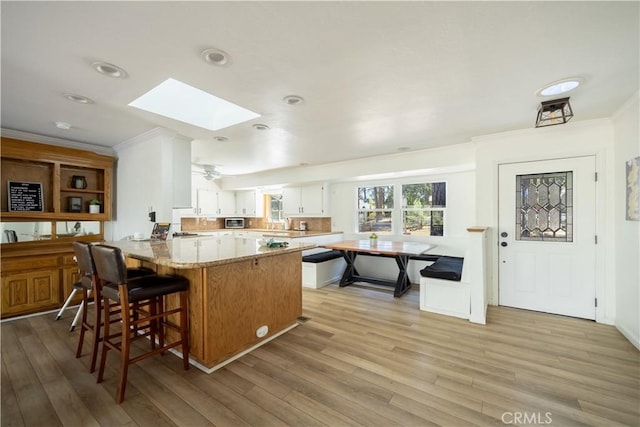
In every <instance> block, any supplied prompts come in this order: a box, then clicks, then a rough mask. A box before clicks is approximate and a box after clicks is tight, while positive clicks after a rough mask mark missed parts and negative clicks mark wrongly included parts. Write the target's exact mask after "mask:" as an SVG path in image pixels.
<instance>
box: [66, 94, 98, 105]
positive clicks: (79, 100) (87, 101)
mask: <svg viewBox="0 0 640 427" xmlns="http://www.w3.org/2000/svg"><path fill="white" fill-rule="evenodd" d="M62 96H64V97H65V98H66V99H67V100H69V101H71V102H77V103H78V104H93V99H90V98H87V97H86V96H82V95H75V94H73V93H64V94H62Z"/></svg>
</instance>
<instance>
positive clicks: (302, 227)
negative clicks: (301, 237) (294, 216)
mask: <svg viewBox="0 0 640 427" xmlns="http://www.w3.org/2000/svg"><path fill="white" fill-rule="evenodd" d="M300 231H307V221H300Z"/></svg>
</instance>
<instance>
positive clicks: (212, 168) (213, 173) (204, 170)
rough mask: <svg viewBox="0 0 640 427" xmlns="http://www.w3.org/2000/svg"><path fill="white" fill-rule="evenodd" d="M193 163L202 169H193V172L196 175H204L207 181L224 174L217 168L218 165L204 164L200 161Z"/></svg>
mask: <svg viewBox="0 0 640 427" xmlns="http://www.w3.org/2000/svg"><path fill="white" fill-rule="evenodd" d="M193 165H194V166H196V167H198V168H200V170H193V171H192V172H193V173H194V174H196V175H202V177H203V178H204V179H206V180H207V181H212V180H214V179H218V178H220V177H221V176H222V174H221V173H220V172H219V171H217V170H216V165H202V164H198V163H194V164H193Z"/></svg>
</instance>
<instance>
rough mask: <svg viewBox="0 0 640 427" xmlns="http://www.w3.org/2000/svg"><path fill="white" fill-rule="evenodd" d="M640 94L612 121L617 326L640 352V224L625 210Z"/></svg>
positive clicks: (639, 149) (638, 147) (638, 150)
mask: <svg viewBox="0 0 640 427" xmlns="http://www.w3.org/2000/svg"><path fill="white" fill-rule="evenodd" d="M638 99H639V94H637V93H636V94H635V95H634V96H633V97H632V98H631V99H630V100H629V102H627V103H626V104H625V105H624V106H623V107H622V108H621V109H620V111H618V112H617V113H616V114H615V115H614V116H613V118H612V122H613V128H614V144H615V162H614V186H615V188H614V190H615V215H614V217H613V218H612V222H613V223H614V226H615V254H616V256H615V269H616V273H617V274H616V296H617V298H616V300H617V304H616V321H615V325H616V327H617V328H618V330H619V331H620V332H622V334H624V335H625V336H626V337H627V339H629V341H631V342H632V343H633V344H634V345H635V346H636V347H637V348H639V349H640V263H639V262H638V260H640V222H638V221H628V220H626V219H625V218H626V216H625V209H626V191H625V190H626V176H625V174H626V172H625V169H626V162H627V161H628V160H631V159H633V158H635V157H637V156H640V132H639V131H638V125H639V120H638V117H640V111H639V108H638V103H639V102H638Z"/></svg>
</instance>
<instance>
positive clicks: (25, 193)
mask: <svg viewBox="0 0 640 427" xmlns="http://www.w3.org/2000/svg"><path fill="white" fill-rule="evenodd" d="M7 186H8V189H9V191H8V196H9V197H8V199H9V200H8V205H9V212H43V211H44V208H43V201H42V200H43V199H42V183H41V182H17V181H7Z"/></svg>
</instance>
